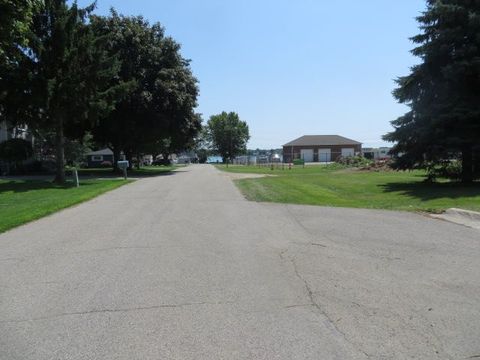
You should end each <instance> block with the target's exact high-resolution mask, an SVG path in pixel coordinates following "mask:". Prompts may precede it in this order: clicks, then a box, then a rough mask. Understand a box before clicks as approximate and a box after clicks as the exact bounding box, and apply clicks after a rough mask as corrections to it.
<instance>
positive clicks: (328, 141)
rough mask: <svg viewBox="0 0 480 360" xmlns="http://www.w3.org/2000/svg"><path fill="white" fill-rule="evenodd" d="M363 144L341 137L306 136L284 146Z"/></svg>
mask: <svg viewBox="0 0 480 360" xmlns="http://www.w3.org/2000/svg"><path fill="white" fill-rule="evenodd" d="M361 144H362V143H360V142H358V141H355V140H352V139H348V138H346V137H343V136H339V135H304V136H301V137H299V138H298V139H295V140H293V141H290V142H289V143H286V144H285V145H283V146H318V145H320V146H326V145H361Z"/></svg>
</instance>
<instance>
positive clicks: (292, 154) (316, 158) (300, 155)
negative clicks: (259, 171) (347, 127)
mask: <svg viewBox="0 0 480 360" xmlns="http://www.w3.org/2000/svg"><path fill="white" fill-rule="evenodd" d="M361 153H362V143H360V142H358V141H355V140H352V139H347V138H345V137H343V136H339V135H304V136H302V137H299V138H298V139H295V140H293V141H290V142H289V143H287V144H285V145H283V160H284V162H292V161H293V160H295V159H303V160H305V162H330V161H335V160H337V158H339V157H340V156H343V157H349V156H355V155H361Z"/></svg>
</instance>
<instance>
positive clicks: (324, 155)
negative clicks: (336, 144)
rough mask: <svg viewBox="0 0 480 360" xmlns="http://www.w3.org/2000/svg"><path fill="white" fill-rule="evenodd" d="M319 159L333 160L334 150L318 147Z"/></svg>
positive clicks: (324, 160) (322, 160) (323, 160)
mask: <svg viewBox="0 0 480 360" xmlns="http://www.w3.org/2000/svg"><path fill="white" fill-rule="evenodd" d="M318 161H319V162H330V161H332V151H331V150H330V149H318Z"/></svg>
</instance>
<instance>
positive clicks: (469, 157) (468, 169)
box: [462, 145, 473, 183]
mask: <svg viewBox="0 0 480 360" xmlns="http://www.w3.org/2000/svg"><path fill="white" fill-rule="evenodd" d="M472 181H473V152H472V147H471V146H470V145H465V146H464V147H463V148H462V182H463V183H471V182H472Z"/></svg>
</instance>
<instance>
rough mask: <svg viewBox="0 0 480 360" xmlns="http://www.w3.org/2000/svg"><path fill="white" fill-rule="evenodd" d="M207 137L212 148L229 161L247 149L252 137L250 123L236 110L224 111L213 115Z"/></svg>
mask: <svg viewBox="0 0 480 360" xmlns="http://www.w3.org/2000/svg"><path fill="white" fill-rule="evenodd" d="M206 133H207V138H208V139H209V141H210V143H211V147H212V150H214V151H216V152H218V154H220V155H221V156H222V157H223V160H224V161H226V162H227V165H228V162H229V161H231V160H233V158H234V157H235V156H237V155H240V154H242V153H244V152H246V151H247V142H248V140H249V139H250V134H249V130H248V125H247V123H246V122H245V121H242V120H240V117H239V116H238V114H237V113H235V112H229V113H227V112H225V111H224V112H222V113H221V114H218V115H213V116H211V117H210V119H209V120H208V123H207V126H206Z"/></svg>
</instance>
